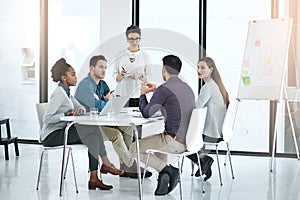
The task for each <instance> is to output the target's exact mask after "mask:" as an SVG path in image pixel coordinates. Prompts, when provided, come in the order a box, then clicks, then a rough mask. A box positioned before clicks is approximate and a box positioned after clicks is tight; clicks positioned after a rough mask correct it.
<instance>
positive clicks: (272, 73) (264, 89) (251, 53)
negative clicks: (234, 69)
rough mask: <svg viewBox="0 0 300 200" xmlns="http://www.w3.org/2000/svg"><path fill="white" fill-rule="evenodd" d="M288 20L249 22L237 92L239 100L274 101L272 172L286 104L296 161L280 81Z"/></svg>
mask: <svg viewBox="0 0 300 200" xmlns="http://www.w3.org/2000/svg"><path fill="white" fill-rule="evenodd" d="M291 29H292V19H271V20H259V21H251V22H249V28H248V35H247V41H246V47H245V52H244V59H243V64H242V71H241V77H240V84H239V89H238V97H237V99H238V100H239V102H240V100H242V99H244V100H270V101H276V102H277V110H276V117H275V127H274V140H273V149H272V160H271V170H270V171H271V172H272V170H273V162H274V153H275V143H276V137H277V130H278V118H279V112H278V110H279V103H280V102H282V101H285V102H286V106H287V110H288V115H289V120H290V123H291V127H292V134H293V138H294V143H295V147H296V152H297V157H298V159H299V151H298V145H297V142H296V136H295V130H294V125H293V121H292V116H291V112H290V106H289V104H288V101H287V99H288V96H287V91H286V86H285V81H284V78H285V77H286V71H287V57H288V49H289V43H290V37H291Z"/></svg>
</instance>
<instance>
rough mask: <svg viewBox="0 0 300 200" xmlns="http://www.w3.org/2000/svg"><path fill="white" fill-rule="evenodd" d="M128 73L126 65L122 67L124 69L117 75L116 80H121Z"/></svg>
mask: <svg viewBox="0 0 300 200" xmlns="http://www.w3.org/2000/svg"><path fill="white" fill-rule="evenodd" d="M126 73H127V71H126V70H125V69H124V67H122V71H121V72H120V73H119V74H118V75H117V77H116V80H117V81H120V80H121V79H122V78H124V76H125V74H126Z"/></svg>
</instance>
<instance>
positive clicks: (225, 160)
mask: <svg viewBox="0 0 300 200" xmlns="http://www.w3.org/2000/svg"><path fill="white" fill-rule="evenodd" d="M227 156H228V151H226V154H225V159H224V166H226V164H227V163H226V162H227Z"/></svg>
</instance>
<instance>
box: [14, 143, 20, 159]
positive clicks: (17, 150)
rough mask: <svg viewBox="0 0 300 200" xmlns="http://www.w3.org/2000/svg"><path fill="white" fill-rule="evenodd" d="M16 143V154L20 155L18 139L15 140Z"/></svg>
mask: <svg viewBox="0 0 300 200" xmlns="http://www.w3.org/2000/svg"><path fill="white" fill-rule="evenodd" d="M14 145H15V153H16V156H19V147H18V141H17V140H15V142H14Z"/></svg>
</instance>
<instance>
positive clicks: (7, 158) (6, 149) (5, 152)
mask: <svg viewBox="0 0 300 200" xmlns="http://www.w3.org/2000/svg"><path fill="white" fill-rule="evenodd" d="M4 154H5V160H9V155H8V144H5V145H4Z"/></svg>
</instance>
